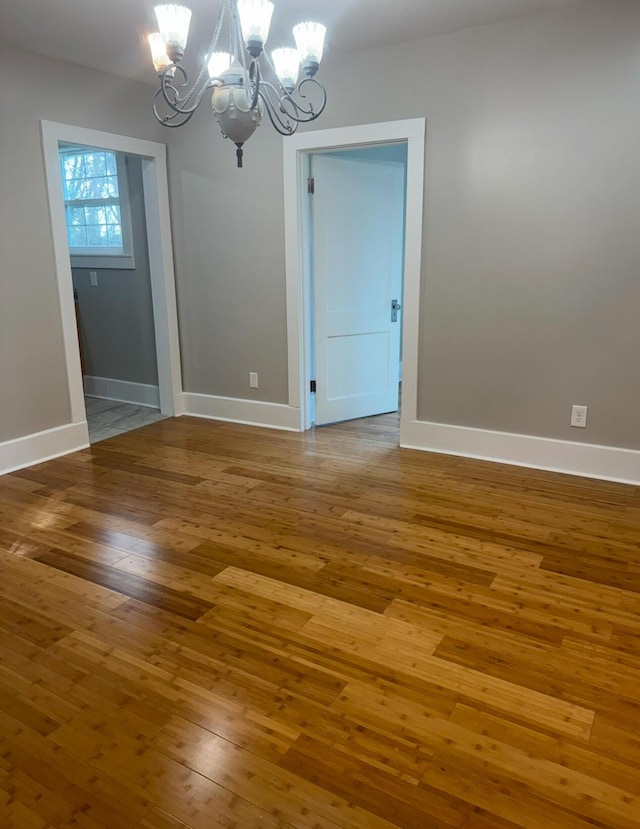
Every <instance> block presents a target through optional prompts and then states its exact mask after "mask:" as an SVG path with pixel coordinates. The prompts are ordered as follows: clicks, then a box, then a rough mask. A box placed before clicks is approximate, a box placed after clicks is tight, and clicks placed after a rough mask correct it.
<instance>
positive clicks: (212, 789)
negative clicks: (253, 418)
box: [0, 417, 640, 829]
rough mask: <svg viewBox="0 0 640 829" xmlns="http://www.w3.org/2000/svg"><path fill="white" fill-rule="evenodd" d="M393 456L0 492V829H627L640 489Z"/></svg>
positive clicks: (182, 446)
mask: <svg viewBox="0 0 640 829" xmlns="http://www.w3.org/2000/svg"><path fill="white" fill-rule="evenodd" d="M395 442H396V429H395V426H394V423H393V419H391V420H390V419H389V418H384V417H383V418H376V419H370V420H368V421H362V422H354V423H351V424H347V425H344V426H334V427H329V428H324V429H318V430H315V431H313V432H310V433H307V434H304V435H300V434H294V433H287V432H276V431H270V430H261V429H253V428H250V427H246V426H239V425H233V424H224V423H214V422H207V421H202V420H196V419H190V418H181V419H179V420H165V421H162V422H159V423H156V424H153V425H151V426H147V427H145V428H144V429H141V430H138V431H135V432H130V433H128V434H124V435H121V436H118V437H115V438H112V439H109V440H105V441H103V442H101V443H99V444H97V445H96V446H94V447H92V448H91V449H87V450H85V451H82V452H78V453H76V454H74V455H70V456H67V457H65V458H60V459H58V460H53V461H50V462H48V463H45V464H42V465H40V466H37V467H33V468H31V469H26V470H23V471H20V472H15V473H13V474H11V475H7V476H5V477H3V478H0V565H1V573H0V826H1V827H3V829H14V827H15V829H67V827H78V828H79V829H104V828H105V827H108V829H112V828H113V829H142V827H145V829H180V827H182V828H183V829H184V827H192V828H193V829H210V828H211V827H227V828H228V829H254V827H255V828H256V829H257V827H261V828H262V829H276V828H278V829H289V827H296V829H334V828H335V827H343V829H346V827H367V829H369V828H370V829H383V827H402V829H414V828H415V829H450V827H461V829H471V828H472V829H515V827H527V829H579V828H580V829H593V827H601V829H603V828H604V827H606V829H633V828H634V827H636V828H637V827H640V491H639V490H638V489H636V488H634V487H630V486H624V485H619V484H613V483H604V482H597V481H589V480H586V479H579V478H572V477H569V476H562V475H554V474H551V473H542V472H535V471H531V470H527V469H520V468H515V467H506V466H500V465H492V464H488V463H481V462H476V461H470V460H463V459H456V458H452V457H445V456H438V455H430V454H426V453H420V452H415V451H409V450H401V449H399V448H397V446H396V445H395Z"/></svg>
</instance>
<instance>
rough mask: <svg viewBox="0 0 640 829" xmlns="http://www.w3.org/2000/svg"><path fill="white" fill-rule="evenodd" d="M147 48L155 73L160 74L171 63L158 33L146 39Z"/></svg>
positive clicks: (162, 39)
mask: <svg viewBox="0 0 640 829" xmlns="http://www.w3.org/2000/svg"><path fill="white" fill-rule="evenodd" d="M148 42H149V48H150V49H151V60H152V61H153V66H154V69H155V70H156V72H162V71H163V70H164V69H166V68H167V66H169V64H170V63H171V61H170V60H169V56H168V55H167V47H166V46H165V43H164V38H163V37H162V35H161V34H160V32H154V33H153V34H152V35H149V37H148Z"/></svg>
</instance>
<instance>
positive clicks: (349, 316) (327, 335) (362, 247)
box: [311, 155, 404, 425]
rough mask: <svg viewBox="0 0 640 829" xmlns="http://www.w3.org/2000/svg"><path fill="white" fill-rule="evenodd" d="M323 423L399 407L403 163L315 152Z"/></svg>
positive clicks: (318, 416)
mask: <svg viewBox="0 0 640 829" xmlns="http://www.w3.org/2000/svg"><path fill="white" fill-rule="evenodd" d="M311 176H312V178H313V180H314V190H315V192H314V195H313V196H312V197H311V204H312V207H311V211H312V219H311V222H312V236H311V238H312V254H311V255H312V279H313V298H314V361H315V379H316V395H315V422H316V424H318V425H320V424H323V423H335V422H336V421H341V420H350V419H352V418H356V417H368V416H369V415H375V414H382V413H383V412H394V411H397V409H398V383H399V367H400V330H401V322H400V312H399V309H398V310H396V311H395V313H394V312H393V304H394V303H395V304H396V305H399V304H400V301H401V298H402V297H401V291H402V267H403V247H404V165H403V164H402V163H393V162H378V161H368V160H362V159H358V158H349V157H348V156H347V155H344V156H342V157H335V156H329V155H314V156H312V158H311Z"/></svg>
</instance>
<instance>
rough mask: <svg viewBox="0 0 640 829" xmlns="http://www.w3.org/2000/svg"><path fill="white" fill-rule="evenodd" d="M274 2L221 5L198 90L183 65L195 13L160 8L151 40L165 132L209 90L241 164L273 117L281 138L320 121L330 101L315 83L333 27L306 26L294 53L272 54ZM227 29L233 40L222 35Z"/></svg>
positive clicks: (225, 0)
mask: <svg viewBox="0 0 640 829" xmlns="http://www.w3.org/2000/svg"><path fill="white" fill-rule="evenodd" d="M273 9H274V6H273V3H271V2H270V0H221V3H220V7H219V10H218V17H217V20H216V25H215V29H214V32H213V36H212V38H211V41H210V43H209V47H208V49H207V51H206V55H205V59H204V62H203V66H202V68H201V69H200V72H199V74H198V76H197V78H196V79H195V81H194V83H193V84H192V85H190V84H189V78H188V76H187V72H186V70H185V69H184V67H183V66H182V65H181V61H182V59H183V57H184V53H185V49H186V46H187V39H188V35H189V24H190V21H191V11H190V10H189V9H188V8H186V7H185V6H179V5H175V4H167V5H162V6H156V8H155V13H156V19H157V21H158V29H159V31H158V32H155V33H154V34H151V35H149V39H148V40H149V47H150V49H151V58H152V61H153V65H154V67H155V69H156V72H157V73H158V75H159V78H160V86H159V87H158V89H157V90H156V93H155V96H154V99H153V112H154V115H155V117H156V118H157V120H158V121H159V122H160V123H161V124H162V125H163V126H165V127H181V126H183V125H184V124H186V123H187V122H188V121H189V120H190V119H191V118H192V116H193V115H194V113H195V111H196V110H197V109H198V107H199V106H200V104H201V103H202V101H203V99H204V97H205V95H206V93H207V91H209V90H212V95H211V108H212V111H213V114H214V116H215V117H216V119H217V121H218V124H219V126H220V130H221V131H222V134H223V136H224V137H225V138H229V139H230V140H231V141H233V143H234V144H235V145H236V148H237V149H236V156H237V160H238V167H242V154H243V145H244V143H245V141H247V140H248V139H249V138H250V137H251V136H252V135H253V133H254V132H255V130H256V128H257V127H258V126H259V125H260V123H261V121H262V117H263V115H264V113H265V112H266V113H267V115H268V117H269V120H270V121H271V124H272V126H273V127H274V128H275V129H276V130H277V131H278V132H279V133H280V134H281V135H292V134H293V133H294V132H295V131H296V129H297V128H298V125H299V124H303V123H307V122H309V121H314V120H315V119H316V118H318V116H320V115H321V114H322V112H323V110H324V108H325V106H326V103H327V93H326V90H325V88H324V86H322V84H321V83H320V82H319V81H318V80H317V79H316V77H315V75H316V73H317V71H318V67H319V65H320V61H321V60H322V53H323V49H324V37H325V32H326V29H325V27H324V26H323V25H322V24H320V23H312V22H304V23H299V24H298V25H297V26H294V28H293V38H294V40H295V44H296V47H295V48H283V49H276V50H274V52H273V53H272V55H271V58H270V57H269V56H268V55H267V53H266V52H265V44H266V42H267V38H268V35H269V27H270V24H271V16H272V14H273ZM223 32H224V33H225V35H226V37H223Z"/></svg>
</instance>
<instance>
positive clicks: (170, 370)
mask: <svg viewBox="0 0 640 829" xmlns="http://www.w3.org/2000/svg"><path fill="white" fill-rule="evenodd" d="M40 123H41V130H42V148H43V153H44V164H45V175H46V181H47V193H48V198H49V215H50V219H51V232H52V237H53V247H54V261H55V271H56V279H57V283H58V297H59V302H60V316H61V320H62V335H63V340H64V353H65V360H66V367H67V382H68V386H69V399H70V404H71V420H72V422H73V423H80V424H82V423H84V424H85V425H86V420H87V414H86V409H85V404H84V390H83V385H82V369H81V367H80V346H79V343H78V335H77V330H76V318H75V306H74V300H73V280H72V275H71V262H70V259H69V245H68V241H67V227H66V220H65V214H64V196H63V193H62V180H61V178H60V163H59V160H58V145H59V142H61V141H62V142H69V143H74V144H83V145H85V146H89V147H99V148H101V149H102V148H103V149H105V150H112V151H114V152H120V153H125V154H127V155H135V156H139V157H140V158H141V159H142V186H143V195H144V205H145V213H146V223H147V230H146V232H147V243H148V247H149V271H150V278H151V300H152V306H153V320H154V327H155V340H156V359H157V363H158V387H159V392H160V411H161V412H162V414H165V415H167V416H169V417H172V416H174V415H175V414H176V406H177V396H178V395H180V394H181V393H182V374H181V368H180V343H179V338H178V312H177V303H176V290H175V274H174V270H173V247H172V241H171V238H172V237H171V221H170V216H169V188H168V182H167V161H166V158H167V152H166V146H165V145H164V144H160V143H158V142H155V141H146V140H143V139H139V138H131V137H129V136H125V135H117V134H115V133H109V132H102V131H101V130H92V129H86V128H84V127H77V126H74V125H71V124H58V123H56V122H54V121H41V122H40ZM87 442H88V435H87Z"/></svg>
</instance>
